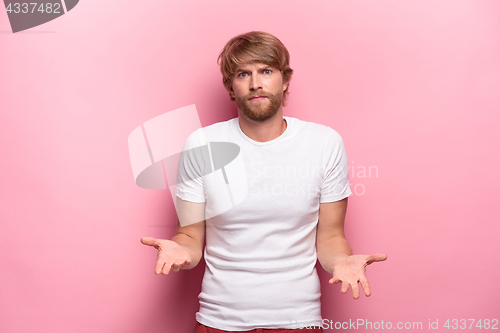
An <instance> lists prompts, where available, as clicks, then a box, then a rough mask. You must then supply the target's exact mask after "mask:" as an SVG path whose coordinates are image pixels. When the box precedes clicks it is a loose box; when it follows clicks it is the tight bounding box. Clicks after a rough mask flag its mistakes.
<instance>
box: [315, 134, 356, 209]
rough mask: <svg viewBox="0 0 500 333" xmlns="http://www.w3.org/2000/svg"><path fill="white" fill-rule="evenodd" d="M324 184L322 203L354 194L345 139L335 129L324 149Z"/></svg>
mask: <svg viewBox="0 0 500 333" xmlns="http://www.w3.org/2000/svg"><path fill="white" fill-rule="evenodd" d="M322 162H323V163H322V165H323V184H322V187H321V197H320V201H319V202H320V203H324V202H335V201H339V200H342V199H344V198H347V197H348V196H349V195H351V194H352V192H351V189H350V187H349V164H348V160H347V154H346V151H345V147H344V141H343V140H342V137H341V136H340V134H338V133H337V132H336V131H335V130H333V129H331V128H330V130H329V134H328V137H327V140H326V145H325V147H324V150H323V161H322Z"/></svg>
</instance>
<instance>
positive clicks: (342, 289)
mask: <svg viewBox="0 0 500 333" xmlns="http://www.w3.org/2000/svg"><path fill="white" fill-rule="evenodd" d="M348 290H349V283H347V282H344V281H342V288H340V292H341V293H342V294H345V293H346V292H347V291H348Z"/></svg>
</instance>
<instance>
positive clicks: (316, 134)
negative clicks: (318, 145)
mask: <svg viewBox="0 0 500 333" xmlns="http://www.w3.org/2000/svg"><path fill="white" fill-rule="evenodd" d="M286 119H287V121H290V123H291V125H292V126H293V127H295V132H296V133H300V134H302V135H304V136H305V137H308V138H311V139H313V138H316V139H318V140H321V141H325V140H327V141H330V142H334V143H335V142H337V143H338V142H342V137H341V136H340V134H339V133H338V132H337V131H336V130H334V129H333V128H331V127H330V126H327V125H323V124H318V123H313V122H311V121H305V120H300V119H297V118H292V117H286Z"/></svg>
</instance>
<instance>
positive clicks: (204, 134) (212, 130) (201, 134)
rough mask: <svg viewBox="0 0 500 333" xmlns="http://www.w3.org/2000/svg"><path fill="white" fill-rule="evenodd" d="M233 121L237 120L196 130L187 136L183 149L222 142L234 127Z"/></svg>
mask: <svg viewBox="0 0 500 333" xmlns="http://www.w3.org/2000/svg"><path fill="white" fill-rule="evenodd" d="M235 120H237V118H233V119H230V120H227V121H221V122H218V123H214V124H212V125H208V126H205V127H202V128H198V129H197V130H196V131H194V132H193V133H191V134H190V135H189V136H188V138H187V139H186V145H185V147H184V149H190V148H193V147H198V146H201V145H205V144H206V143H207V142H210V141H221V140H224V139H225V138H226V137H227V136H228V135H229V132H230V130H231V128H232V127H233V126H234V124H235Z"/></svg>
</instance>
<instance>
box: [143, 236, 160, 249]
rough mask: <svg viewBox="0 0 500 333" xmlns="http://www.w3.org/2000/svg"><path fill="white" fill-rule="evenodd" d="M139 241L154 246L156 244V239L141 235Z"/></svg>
mask: <svg viewBox="0 0 500 333" xmlns="http://www.w3.org/2000/svg"><path fill="white" fill-rule="evenodd" d="M141 243H142V244H144V245H149V246H154V247H157V246H158V241H157V240H156V239H155V238H153V237H142V238H141Z"/></svg>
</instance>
